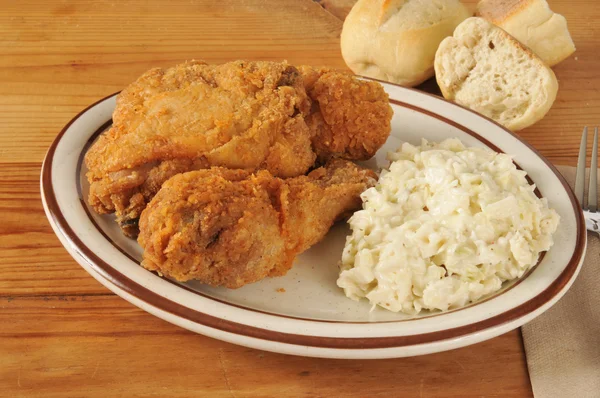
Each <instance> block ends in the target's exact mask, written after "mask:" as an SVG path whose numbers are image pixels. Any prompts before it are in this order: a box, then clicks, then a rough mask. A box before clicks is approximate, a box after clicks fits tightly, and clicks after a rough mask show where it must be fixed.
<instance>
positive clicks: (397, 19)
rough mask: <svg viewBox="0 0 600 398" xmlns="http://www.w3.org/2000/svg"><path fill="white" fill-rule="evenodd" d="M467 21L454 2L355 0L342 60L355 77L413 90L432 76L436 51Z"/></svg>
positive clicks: (462, 9)
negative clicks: (412, 87) (381, 81)
mask: <svg viewBox="0 0 600 398" xmlns="http://www.w3.org/2000/svg"><path fill="white" fill-rule="evenodd" d="M469 16H471V13H470V12H469V11H468V9H467V8H466V7H465V6H464V5H463V4H462V3H460V1H458V0H359V1H358V2H357V3H356V4H355V6H354V7H353V8H352V10H351V11H350V14H348V16H347V17H346V20H345V21H344V28H343V30H342V35H341V49H342V56H343V57H344V60H345V61H346V64H347V65H348V67H350V69H352V71H353V72H354V73H356V74H359V75H364V76H368V77H372V78H376V79H381V80H387V81H391V82H394V83H397V84H401V85H404V86H409V87H410V86H415V85H417V84H420V83H422V82H424V81H425V80H427V79H429V78H430V77H432V76H433V72H434V71H433V61H434V58H435V51H436V49H437V47H438V45H439V44H440V42H441V41H442V40H443V39H444V38H445V37H447V36H450V35H451V34H452V32H453V31H454V28H456V26H458V24H460V22H462V21H463V20H464V19H466V18H468V17H469Z"/></svg>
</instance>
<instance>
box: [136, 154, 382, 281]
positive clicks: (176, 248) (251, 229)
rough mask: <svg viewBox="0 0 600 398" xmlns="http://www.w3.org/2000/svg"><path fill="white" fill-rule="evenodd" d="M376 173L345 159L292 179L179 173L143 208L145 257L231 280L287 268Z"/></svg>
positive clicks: (148, 263) (157, 264) (197, 275)
mask: <svg viewBox="0 0 600 398" xmlns="http://www.w3.org/2000/svg"><path fill="white" fill-rule="evenodd" d="M376 178H377V176H376V174H375V173H374V172H373V171H371V170H368V169H362V168H360V167H359V166H356V165H355V164H354V163H352V162H349V161H345V160H332V161H330V162H329V163H328V164H327V165H326V166H325V167H321V168H318V169H315V170H313V171H312V172H310V173H309V174H308V175H307V176H300V177H295V178H290V179H285V180H284V179H280V178H276V177H273V176H272V175H271V173H269V172H268V171H265V170H262V171H258V172H256V173H255V174H251V173H249V172H247V171H244V170H232V169H224V168H211V169H207V170H198V171H190V172H187V173H183V174H179V175H177V176H175V177H173V178H171V179H170V180H168V181H167V182H165V183H164V185H163V187H162V188H161V189H160V191H159V192H158V193H157V194H156V196H155V197H154V198H153V199H152V201H151V202H150V203H149V204H148V207H146V209H145V210H144V211H143V212H142V216H141V218H140V235H139V237H138V242H139V243H140V245H141V246H142V247H143V248H144V260H143V262H142V265H143V266H144V267H146V268H147V269H149V270H155V271H158V272H159V273H160V274H162V275H166V276H169V277H173V278H175V279H177V280H179V281H187V280H191V279H197V280H199V281H201V282H203V283H206V284H209V285H213V286H225V287H228V288H239V287H241V286H243V285H245V284H248V283H252V282H256V281H259V280H261V279H263V278H265V277H267V276H279V275H284V274H285V273H286V272H287V271H288V270H289V269H290V268H291V266H292V262H293V260H294V258H295V257H296V256H297V255H298V254H300V253H302V252H303V251H305V250H306V249H308V248H309V247H310V246H312V245H314V244H315V243H317V242H318V241H319V240H321V239H322V238H323V237H324V236H325V234H326V233H327V231H329V228H330V227H331V225H332V224H333V223H334V222H335V221H336V220H338V219H340V218H342V217H345V216H346V215H347V214H348V213H349V212H352V211H355V210H357V209H359V208H360V206H361V199H360V194H361V192H363V191H364V190H365V189H367V188H369V187H371V186H373V185H374V184H375V182H376Z"/></svg>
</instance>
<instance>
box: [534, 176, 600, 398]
mask: <svg viewBox="0 0 600 398" xmlns="http://www.w3.org/2000/svg"><path fill="white" fill-rule="evenodd" d="M559 170H560V172H561V173H562V174H563V175H564V176H565V178H566V180H567V181H568V182H569V184H571V186H573V185H574V182H575V168H574V167H559ZM522 331H523V341H524V343H525V352H526V354H527V366H528V368H529V377H530V378H531V385H532V386H533V393H534V395H535V397H536V398H546V397H552V398H554V397H560V398H562V397H576V398H590V397H600V239H599V238H598V237H597V236H596V235H594V234H591V233H588V247H587V253H586V256H585V262H584V264H583V267H582V269H581V272H580V273H579V276H578V277H577V279H576V280H575V282H574V283H573V285H572V286H571V288H570V289H569V291H568V292H567V293H566V294H565V295H564V296H563V298H562V299H561V300H560V301H559V302H558V303H556V304H555V305H554V306H553V307H552V308H550V309H549V310H548V311H546V312H545V313H544V314H542V315H540V316H539V317H537V318H536V319H534V320H533V321H531V322H529V323H528V324H527V325H525V326H523V328H522Z"/></svg>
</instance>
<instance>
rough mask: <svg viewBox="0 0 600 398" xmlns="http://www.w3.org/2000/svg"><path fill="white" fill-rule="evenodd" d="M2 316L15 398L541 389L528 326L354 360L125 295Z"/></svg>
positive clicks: (2, 378)
mask: <svg viewBox="0 0 600 398" xmlns="http://www.w3.org/2000/svg"><path fill="white" fill-rule="evenodd" d="M34 319H35V321H34V322H32V320H34ZM0 324H1V325H3V326H2V328H0V341H2V344H0V391H2V394H3V395H4V396H7V397H8V396H15V397H16V396H29V397H35V396H40V397H45V398H50V397H64V396H85V397H90V398H91V397H106V396H107V394H108V395H109V396H115V395H125V396H150V395H158V396H167V395H168V396H172V397H187V396H211V397H250V396H252V397H272V396H294V397H329V396H344V397H364V396H373V397H375V396H382V397H387V396H399V395H401V396H407V397H416V396H420V397H465V398H466V397H481V396H486V397H494V396H502V397H522V396H524V395H525V394H527V395H531V390H530V387H529V379H528V377H527V370H526V368H525V365H524V361H523V353H522V348H521V343H520V335H519V332H518V331H514V332H510V333H507V334H505V335H503V336H500V337H498V338H495V339H493V340H490V341H487V342H483V343H481V344H478V345H477V346H476V347H467V348H463V349H458V350H454V351H449V352H445V353H439V354H432V355H427V356H422V357H415V358H400V359H389V360H377V361H347V360H330V359H312V358H302V357H293V356H287V355H281V354H273V353H269V352H263V351H258V350H254V349H249V348H244V347H239V346H235V345H232V344H228V343H224V342H221V341H218V340H214V339H211V338H208V337H204V336H200V335H196V334H194V333H191V332H188V331H185V330H183V329H181V328H179V327H176V326H173V325H170V324H168V323H167V322H164V321H161V320H159V319H157V318H155V317H153V316H150V315H149V314H146V313H145V312H143V311H141V310H138V309H137V308H135V307H133V306H132V305H130V304H129V303H127V302H125V301H124V300H121V299H120V298H118V297H94V296H88V297H72V296H71V297H37V298H14V299H13V300H7V299H1V300H0Z"/></svg>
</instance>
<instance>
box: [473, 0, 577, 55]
mask: <svg viewBox="0 0 600 398" xmlns="http://www.w3.org/2000/svg"><path fill="white" fill-rule="evenodd" d="M477 15H478V16H481V17H482V18H485V19H487V20H488V21H490V22H491V23H493V24H494V25H497V26H499V27H501V28H502V29H504V30H505V31H507V32H508V33H510V34H511V35H512V36H513V37H514V38H515V39H517V40H519V41H520V42H521V43H523V44H525V45H526V46H527V47H529V48H531V50H532V51H533V52H534V53H536V55H537V56H538V57H540V58H541V59H542V60H543V61H544V62H545V63H547V64H548V65H550V66H553V65H556V64H557V63H559V62H561V61H562V60H564V59H565V58H567V57H568V56H570V55H571V54H573V52H575V44H574V43H573V39H571V35H570V34H569V30H568V29H567V20H566V19H565V17H563V16H562V15H560V14H555V13H554V12H552V10H551V9H550V7H549V6H548V3H547V2H546V0H482V1H480V2H479V4H478V5H477Z"/></svg>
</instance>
